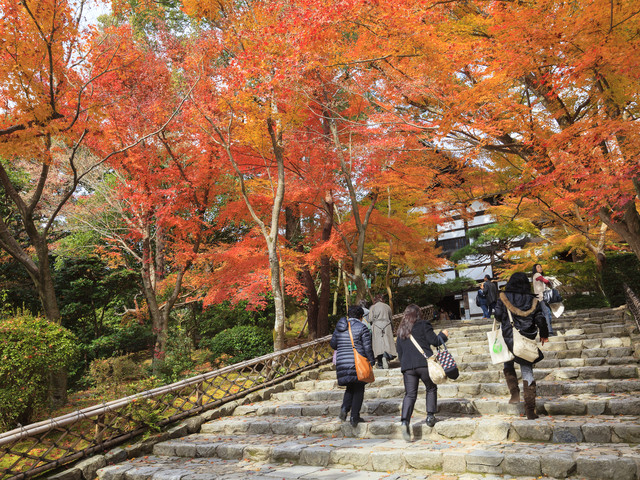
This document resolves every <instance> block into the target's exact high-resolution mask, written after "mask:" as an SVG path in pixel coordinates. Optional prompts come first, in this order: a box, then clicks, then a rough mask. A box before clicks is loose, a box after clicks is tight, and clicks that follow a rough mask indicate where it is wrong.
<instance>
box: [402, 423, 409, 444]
mask: <svg viewBox="0 0 640 480" xmlns="http://www.w3.org/2000/svg"><path fill="white" fill-rule="evenodd" d="M402 438H404V441H405V442H410V441H411V430H410V429H409V422H407V421H406V420H403V421H402Z"/></svg>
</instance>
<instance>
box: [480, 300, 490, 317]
mask: <svg viewBox="0 0 640 480" xmlns="http://www.w3.org/2000/svg"><path fill="white" fill-rule="evenodd" d="M480 308H481V309H482V316H483V317H484V318H489V317H490V316H491V314H490V313H489V307H487V304H486V303H481V304H480Z"/></svg>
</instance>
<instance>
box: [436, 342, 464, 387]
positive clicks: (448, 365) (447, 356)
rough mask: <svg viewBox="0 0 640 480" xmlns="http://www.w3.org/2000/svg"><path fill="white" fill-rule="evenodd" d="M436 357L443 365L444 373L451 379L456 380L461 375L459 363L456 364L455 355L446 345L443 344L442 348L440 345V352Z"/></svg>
mask: <svg viewBox="0 0 640 480" xmlns="http://www.w3.org/2000/svg"><path fill="white" fill-rule="evenodd" d="M436 359H437V360H438V363H439V364H440V365H441V366H442V369H443V370H444V373H445V374H446V375H447V378H450V379H451V380H455V379H457V378H458V377H459V376H460V372H459V371H458V365H457V364H456V360H455V359H454V358H453V355H451V353H450V352H449V350H447V346H446V345H442V350H441V349H440V347H438V354H437V355H436Z"/></svg>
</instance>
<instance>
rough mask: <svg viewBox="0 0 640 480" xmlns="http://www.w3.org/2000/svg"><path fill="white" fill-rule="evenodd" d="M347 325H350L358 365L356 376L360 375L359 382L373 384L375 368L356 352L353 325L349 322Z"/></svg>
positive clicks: (352, 344)
mask: <svg viewBox="0 0 640 480" xmlns="http://www.w3.org/2000/svg"><path fill="white" fill-rule="evenodd" d="M347 324H348V325H349V337H350V338H351V346H352V347H353V359H354V360H355V363H356V375H358V380H360V381H361V382H364V383H371V382H373V381H374V380H375V377H374V375H373V367H372V366H371V364H370V363H369V360H367V358H366V357H363V356H362V355H360V354H359V353H358V351H357V350H356V346H355V344H354V343H353V334H352V333H351V324H350V323H349V321H348V320H347Z"/></svg>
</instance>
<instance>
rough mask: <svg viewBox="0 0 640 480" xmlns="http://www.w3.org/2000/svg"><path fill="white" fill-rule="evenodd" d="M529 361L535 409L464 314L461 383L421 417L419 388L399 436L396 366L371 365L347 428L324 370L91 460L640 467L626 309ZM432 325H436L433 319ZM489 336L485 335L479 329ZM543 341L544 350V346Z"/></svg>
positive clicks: (573, 332)
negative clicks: (355, 418) (153, 441)
mask: <svg viewBox="0 0 640 480" xmlns="http://www.w3.org/2000/svg"><path fill="white" fill-rule="evenodd" d="M554 326H555V328H556V329H557V330H558V331H560V332H563V333H562V334H561V335H560V336H558V337H552V338H551V341H550V342H549V344H547V345H545V347H544V348H543V350H544V352H545V360H543V361H542V362H541V363H540V364H539V368H536V369H535V370H534V371H535V374H536V379H537V383H538V393H539V397H538V399H537V408H538V413H539V414H540V415H541V417H540V418H539V419H537V420H526V419H524V418H523V417H522V414H523V405H522V404H519V405H510V404H508V403H507V399H508V398H509V397H508V392H507V388H506V385H505V383H504V379H503V375H502V366H501V365H492V364H491V363H490V361H489V357H488V354H487V353H486V349H487V347H486V331H487V330H489V329H490V325H488V324H486V323H481V322H458V323H457V324H454V325H451V326H448V328H449V329H450V331H451V333H452V338H451V342H450V345H451V347H450V349H449V350H450V351H451V352H452V353H453V354H454V356H455V357H456V360H457V361H458V362H459V364H460V368H461V375H460V378H459V379H458V380H456V381H455V382H449V383H447V384H445V385H441V386H439V402H438V403H439V405H438V407H439V409H438V414H437V418H438V422H437V423H436V425H435V426H434V427H429V426H427V425H426V423H425V421H424V420H425V414H426V412H425V411H424V388H423V387H422V388H421V391H420V396H419V398H418V402H417V404H416V410H415V413H414V417H413V419H412V421H413V423H412V425H411V433H412V441H411V442H405V441H404V440H402V435H401V431H400V425H399V421H400V417H399V415H400V407H401V402H402V395H403V388H402V375H401V373H400V371H399V368H397V364H396V368H393V367H394V364H393V363H392V368H391V369H389V370H376V371H375V373H376V382H375V383H374V384H372V385H370V386H368V387H367V390H366V395H365V403H364V405H363V409H362V414H363V416H364V417H365V419H366V420H367V422H366V423H362V424H359V425H358V427H356V428H352V427H351V426H350V425H349V423H347V422H341V421H340V420H339V419H338V418H337V415H338V413H339V410H340V402H341V399H342V395H343V390H342V389H341V388H339V387H338V386H337V384H336V381H335V372H334V371H332V367H323V368H321V369H318V371H317V372H316V373H315V374H314V375H312V377H311V378H313V380H306V381H304V380H303V381H298V382H292V383H293V384H294V385H295V388H293V389H291V390H287V391H282V392H279V393H274V394H273V395H271V398H269V399H268V400H265V401H261V402H256V403H251V404H245V405H238V406H236V407H235V409H233V411H232V412H231V413H232V415H231V416H227V417H222V418H219V419H216V420H213V421H209V422H207V423H204V424H203V425H202V427H201V428H200V433H197V434H193V435H188V436H185V437H182V438H179V439H173V440H169V441H166V442H161V443H158V444H157V445H155V447H154V451H153V455H152V456H148V457H141V458H138V459H135V460H130V461H128V462H125V463H122V464H118V465H115V466H109V467H106V468H103V469H101V470H99V471H98V476H99V477H100V479H101V480H147V479H151V480H208V479H225V480H226V479H236V478H238V479H239V478H247V479H252V478H256V479H258V478H265V479H266V478H282V479H333V478H336V479H338V478H340V479H372V480H373V479H410V478H411V479H413V478H416V479H422V478H424V479H429V480H445V479H448V480H471V479H479V478H485V479H496V480H498V479H512V478H517V479H525V478H527V479H532V478H569V479H582V478H585V479H598V480H605V479H612V480H626V479H637V478H640V473H639V472H640V374H639V371H638V366H639V365H638V360H637V359H636V358H635V356H634V351H633V342H632V340H631V338H630V335H629V333H627V332H629V326H628V324H627V323H626V322H625V318H624V316H623V311H622V310H620V309H617V310H594V311H585V312H568V313H567V315H565V316H563V317H562V318H560V319H558V320H557V321H556V322H555V324H554ZM437 327H440V326H439V325H438V326H437ZM483 339H484V340H483ZM547 347H548V348H547Z"/></svg>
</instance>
